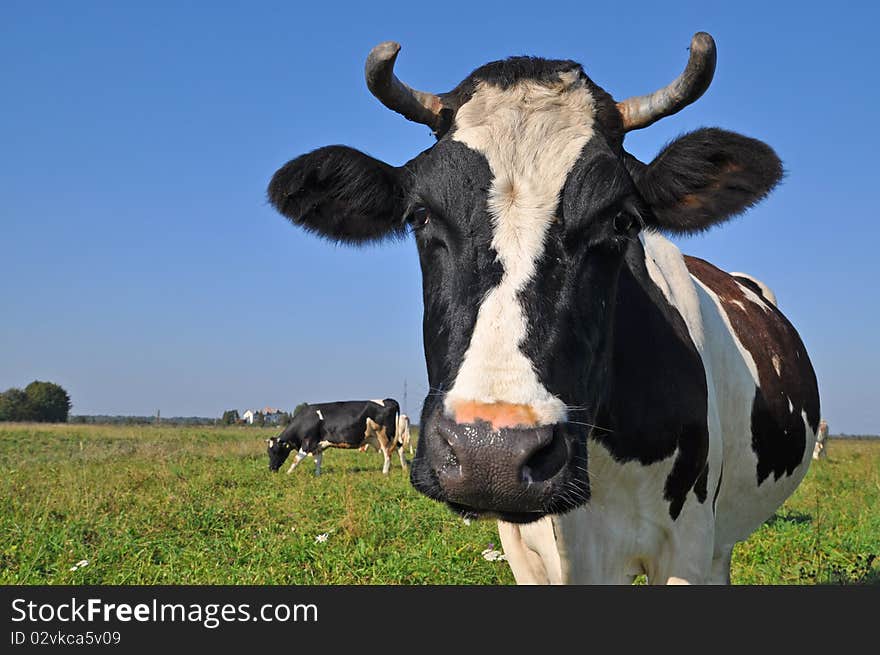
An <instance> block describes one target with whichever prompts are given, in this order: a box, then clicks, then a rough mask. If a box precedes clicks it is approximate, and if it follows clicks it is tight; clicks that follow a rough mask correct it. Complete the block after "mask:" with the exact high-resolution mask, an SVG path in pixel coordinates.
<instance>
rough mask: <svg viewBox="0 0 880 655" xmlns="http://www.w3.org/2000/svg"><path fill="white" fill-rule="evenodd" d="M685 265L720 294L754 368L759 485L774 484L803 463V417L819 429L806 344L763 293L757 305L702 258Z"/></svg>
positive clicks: (754, 440) (754, 429) (754, 439)
mask: <svg viewBox="0 0 880 655" xmlns="http://www.w3.org/2000/svg"><path fill="white" fill-rule="evenodd" d="M685 263H686V264H687V267H688V269H689V270H690V272H691V274H692V275H694V276H696V277H697V278H698V279H699V280H700V281H701V282H702V283H703V284H705V285H706V286H707V287H709V288H710V289H711V290H712V292H713V293H715V295H717V296H718V298H719V300H720V301H721V305H722V307H723V309H724V311H725V313H726V314H727V316H728V319H729V320H730V324H731V326H732V327H733V331H734V333H735V335H736V337H737V339H738V340H739V342H740V343H741V344H742V345H743V347H744V348H745V349H746V350H747V351H748V352H749V353H750V354H751V356H752V359H753V360H754V362H755V366H756V368H757V370H758V380H759V385H758V386H757V387H756V388H755V396H754V400H753V402H752V412H751V429H752V450H753V451H754V452H755V454H756V455H757V458H758V465H757V471H756V477H757V481H758V484H759V485H760V484H761V483H762V482H763V481H764V480H765V479H767V478H768V477H769V476H770V475H771V474H773V479H774V480H778V479H779V478H780V477H782V476H783V475H791V474H792V473H794V471H795V469H797V468H798V466H799V465H800V463H801V462H802V461H803V458H804V454H805V450H806V444H807V432H806V426H805V425H804V420H803V418H802V416H801V413H802V412H803V413H804V414H806V417H807V424H808V425H809V427H810V429H812V430H813V432H814V433H815V432H816V430H817V429H818V427H819V391H818V385H817V383H816V374H815V372H814V371H813V366H812V364H811V363H810V359H809V357H807V352H806V349H805V348H804V344H803V342H802V341H801V339H800V336H799V335H798V333H797V330H795V329H794V326H792V324H791V323H789V321H788V319H786V318H785V316H784V315H783V314H782V312H780V311H779V308H778V307H776V306H775V305H773V304H772V303H770V302H769V301H766V299H763V298H764V297H763V295H760V296H759V298H760V299H761V300H760V303H756V302H754V301H753V300H751V299H750V298H749V297H748V296H746V294H745V292H744V291H743V289H742V287H740V286H739V279H735V278H734V277H733V276H731V275H729V274H727V273H725V272H724V271H722V270H720V269H718V268H716V267H715V266H713V265H712V264H710V263H708V262H706V261H704V260H702V259H699V258H697V257H685ZM774 358H775V364H774ZM777 367H778V368H779V371H778V372H777V370H776V369H777Z"/></svg>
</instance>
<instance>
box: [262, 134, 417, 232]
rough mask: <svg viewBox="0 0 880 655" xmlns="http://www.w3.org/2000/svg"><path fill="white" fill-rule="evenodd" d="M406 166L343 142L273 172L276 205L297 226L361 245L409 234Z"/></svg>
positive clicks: (271, 193)
mask: <svg viewBox="0 0 880 655" xmlns="http://www.w3.org/2000/svg"><path fill="white" fill-rule="evenodd" d="M403 179H404V176H403V174H402V170H401V169H398V168H394V167H393V166H389V165H388V164H386V163H385V162H381V161H379V160H378V159H373V158H372V157H370V156H368V155H365V154H364V153H362V152H359V151H357V150H354V149H352V148H347V147H345V146H327V147H326V148H319V149H318V150H314V151H312V152H310V153H308V154H306V155H302V156H301V157H297V158H296V159H294V160H292V161H289V162H287V164H285V165H284V166H282V167H281V168H280V169H278V171H277V172H276V173H275V175H274V176H272V181H271V182H270V183H269V188H268V195H269V201H270V202H271V203H272V205H273V206H274V207H275V209H277V210H278V211H279V212H281V213H282V214H283V215H284V216H286V217H287V218H289V219H290V220H291V221H292V222H293V223H294V224H295V225H300V226H302V227H304V228H305V229H307V230H310V231H313V232H317V233H318V234H320V235H321V236H324V237H327V238H328V239H332V240H334V241H342V242H345V243H352V244H359V243H364V242H367V241H376V240H380V239H384V238H387V237H395V236H402V235H403V234H405V228H406V225H405V223H404V212H405V202H404V199H405V196H406V193H405V190H404V186H403V184H402V180H403Z"/></svg>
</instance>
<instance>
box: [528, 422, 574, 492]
mask: <svg viewBox="0 0 880 655" xmlns="http://www.w3.org/2000/svg"><path fill="white" fill-rule="evenodd" d="M567 462H568V447H567V446H566V445H565V439H563V438H562V436H561V435H559V434H557V433H556V431H555V430H554V433H553V437H552V438H551V439H550V443H548V444H547V445H546V446H544V447H543V448H539V449H538V450H537V451H535V453H534V454H533V455H532V456H531V457H529V459H528V461H526V463H525V464H524V465H523V467H522V469H521V470H520V478H521V479H522V481H523V482H526V483H528V484H532V483H535V482H545V481H547V480H549V479H550V478H552V477H553V476H554V475H556V474H557V473H559V471H561V470H562V469H563V468H564V467H565V465H566V463H567Z"/></svg>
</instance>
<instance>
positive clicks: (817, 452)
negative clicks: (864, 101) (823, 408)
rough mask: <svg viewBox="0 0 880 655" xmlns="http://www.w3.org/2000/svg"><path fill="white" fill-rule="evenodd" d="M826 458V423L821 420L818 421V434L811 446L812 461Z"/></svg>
mask: <svg viewBox="0 0 880 655" xmlns="http://www.w3.org/2000/svg"><path fill="white" fill-rule="evenodd" d="M824 457H828V422H827V421H826V420H825V419H824V418H823V419H822V420H821V421H819V432H818V433H817V434H816V444H815V445H814V446H813V459H822V458H824Z"/></svg>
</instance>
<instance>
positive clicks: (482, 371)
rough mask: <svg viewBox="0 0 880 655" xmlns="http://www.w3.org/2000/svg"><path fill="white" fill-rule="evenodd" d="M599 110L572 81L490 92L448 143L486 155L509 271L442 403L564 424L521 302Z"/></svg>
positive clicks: (483, 311)
mask: <svg viewBox="0 0 880 655" xmlns="http://www.w3.org/2000/svg"><path fill="white" fill-rule="evenodd" d="M593 121H594V103H593V97H592V95H591V94H590V91H589V90H588V89H587V86H586V83H585V82H584V81H583V80H582V79H581V78H580V77H579V76H578V74H577V73H575V72H568V73H562V74H561V75H560V80H559V82H557V83H555V84H540V83H537V82H535V81H532V80H525V81H522V82H519V83H518V84H515V85H513V86H511V87H510V88H507V89H501V88H499V87H496V86H492V85H490V84H487V83H485V82H481V83H479V84H478V85H477V88H476V91H475V92H474V94H473V96H472V97H471V99H470V100H469V101H468V102H467V103H465V104H464V105H462V107H461V108H460V109H459V110H458V112H457V114H456V118H455V126H454V131H453V136H452V138H453V139H454V140H455V141H459V142H461V143H463V144H465V145H467V146H468V147H470V148H472V149H473V150H476V151H477V152H479V153H481V154H483V155H484V156H485V157H486V159H487V161H488V163H489V168H490V169H491V171H492V176H493V180H492V187H491V189H490V190H489V197H488V201H487V207H488V211H489V216H490V219H491V221H492V228H493V238H492V248H493V249H494V250H495V251H496V252H497V253H498V260H499V262H500V263H501V264H502V266H503V267H504V274H503V276H502V278H501V282H500V284H499V285H498V286H497V287H495V288H494V289H492V290H491V291H490V292H489V294H488V295H487V296H486V298H485V299H484V300H483V303H482V305H481V306H480V309H479V311H478V313H477V321H476V324H475V326H474V331H473V334H472V335H471V340H470V345H469V347H468V350H467V352H466V353H465V356H464V360H463V361H462V364H461V367H460V369H459V371H458V376H457V378H456V380H455V383H454V384H453V385H452V387H451V389H450V390H449V393H448V394H447V396H446V400H445V409H446V412H447V413H448V414H450V415H453V416H454V409H455V406H456V404H457V403H460V402H467V401H476V402H479V403H488V404H491V403H511V404H516V405H528V406H531V407H532V408H533V410H534V411H535V415H536V417H537V419H538V422H539V423H541V424H551V423H557V422H559V421H562V420H564V418H565V415H566V413H565V405H564V404H563V402H562V401H561V400H560V399H559V398H557V397H555V396H554V395H552V394H551V393H550V392H549V391H547V389H545V388H544V386H543V385H542V384H541V382H540V381H539V380H538V376H537V374H536V373H535V368H534V366H533V365H532V363H531V362H530V361H529V360H528V358H527V357H526V356H525V355H524V354H523V353H522V351H521V350H520V348H519V346H520V344H521V343H522V342H523V340H524V339H525V337H526V331H527V323H526V317H525V314H524V312H523V308H522V306H521V304H520V301H519V298H518V293H519V292H520V291H521V290H522V289H523V287H524V286H525V285H526V284H527V283H528V281H529V280H530V279H531V277H532V276H533V275H534V273H535V268H536V265H537V262H538V260H539V259H540V257H541V254H542V253H543V250H544V237H545V235H546V232H547V229H548V227H549V226H550V224H551V223H552V222H553V220H554V218H555V216H554V214H555V211H556V208H557V206H558V204H559V195H560V192H561V191H562V187H563V185H564V184H565V180H566V179H567V177H568V174H569V172H570V171H571V169H572V168H573V166H574V164H575V162H576V161H577V159H578V157H579V156H580V153H581V150H582V149H583V147H584V145H585V144H586V143H587V141H589V140H590V138H591V137H592V135H593Z"/></svg>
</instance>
